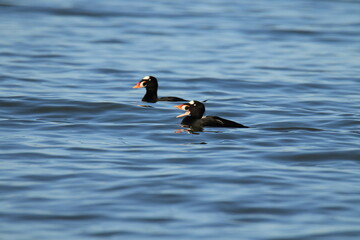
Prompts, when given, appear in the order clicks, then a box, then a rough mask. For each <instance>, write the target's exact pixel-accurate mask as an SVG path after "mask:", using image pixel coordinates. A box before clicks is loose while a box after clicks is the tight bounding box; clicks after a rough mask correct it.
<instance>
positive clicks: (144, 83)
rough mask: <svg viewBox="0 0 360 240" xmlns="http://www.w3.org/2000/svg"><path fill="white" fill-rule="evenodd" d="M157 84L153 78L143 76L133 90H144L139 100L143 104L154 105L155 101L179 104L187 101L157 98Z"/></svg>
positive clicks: (173, 98) (175, 98)
mask: <svg viewBox="0 0 360 240" xmlns="http://www.w3.org/2000/svg"><path fill="white" fill-rule="evenodd" d="M158 87H159V84H158V80H157V79H156V77H154V76H145V77H143V79H141V80H140V81H139V82H138V83H137V84H136V85H135V86H134V87H133V88H146V93H145V95H144V97H143V98H142V99H141V100H142V101H143V102H150V103H155V102H157V101H168V102H181V101H187V100H185V99H182V98H179V97H160V98H159V97H158V95H157V90H158Z"/></svg>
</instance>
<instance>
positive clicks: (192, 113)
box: [175, 101, 248, 130]
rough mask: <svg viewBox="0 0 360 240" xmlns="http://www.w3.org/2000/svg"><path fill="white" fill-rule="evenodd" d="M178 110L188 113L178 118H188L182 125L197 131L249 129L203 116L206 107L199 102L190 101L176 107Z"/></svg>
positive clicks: (238, 124) (234, 123) (221, 119)
mask: <svg viewBox="0 0 360 240" xmlns="http://www.w3.org/2000/svg"><path fill="white" fill-rule="evenodd" d="M175 107H176V108H178V109H181V110H184V111H186V112H185V113H184V114H181V115H179V116H177V118H178V117H183V116H186V117H185V118H184V119H183V120H182V122H181V125H183V126H185V127H191V128H193V129H195V130H202V129H203V127H231V128H248V127H247V126H244V125H242V124H240V123H237V122H233V121H230V120H227V119H224V118H221V117H217V116H203V115H204V113H205V105H204V104H203V103H201V102H199V101H190V102H189V103H184V104H180V105H177V106H175Z"/></svg>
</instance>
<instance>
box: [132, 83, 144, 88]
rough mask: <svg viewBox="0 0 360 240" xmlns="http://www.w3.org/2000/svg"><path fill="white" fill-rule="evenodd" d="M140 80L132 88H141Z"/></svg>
mask: <svg viewBox="0 0 360 240" xmlns="http://www.w3.org/2000/svg"><path fill="white" fill-rule="evenodd" d="M141 87H142V86H141V82H138V83H137V84H136V85H135V86H133V88H141Z"/></svg>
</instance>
